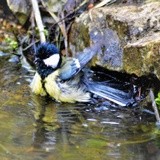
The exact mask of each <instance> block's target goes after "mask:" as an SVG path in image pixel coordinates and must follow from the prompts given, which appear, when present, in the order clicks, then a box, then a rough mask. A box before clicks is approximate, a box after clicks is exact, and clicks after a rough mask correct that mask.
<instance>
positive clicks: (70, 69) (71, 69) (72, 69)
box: [59, 58, 81, 80]
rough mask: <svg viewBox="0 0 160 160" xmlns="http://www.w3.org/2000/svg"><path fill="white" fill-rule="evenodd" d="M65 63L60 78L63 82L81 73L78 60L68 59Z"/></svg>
mask: <svg viewBox="0 0 160 160" xmlns="http://www.w3.org/2000/svg"><path fill="white" fill-rule="evenodd" d="M64 61H65V62H64V63H63V64H62V67H61V68H60V70H59V72H60V73H59V78H60V79H62V80H68V79H70V78H72V77H73V76H74V75H76V74H77V73H78V72H79V71H80V68H81V67H80V64H79V61H78V59H76V58H66V59H65V60H64Z"/></svg>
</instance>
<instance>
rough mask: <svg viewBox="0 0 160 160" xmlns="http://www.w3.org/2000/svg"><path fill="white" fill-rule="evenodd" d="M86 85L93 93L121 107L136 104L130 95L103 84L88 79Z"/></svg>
mask: <svg viewBox="0 0 160 160" xmlns="http://www.w3.org/2000/svg"><path fill="white" fill-rule="evenodd" d="M85 84H86V86H87V89H88V90H89V91H90V92H91V93H93V94H96V95H98V96H100V97H102V98H105V99H107V100H109V101H111V102H114V103H115V104H118V105H120V106H123V107H124V106H128V105H130V104H133V103H134V102H135V100H134V99H133V97H132V96H131V94H130V93H126V92H124V91H122V90H119V89H115V88H113V87H109V86H106V85H104V84H103V83H101V82H94V81H90V80H88V79H87V80H85Z"/></svg>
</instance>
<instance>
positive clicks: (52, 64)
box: [43, 54, 60, 68]
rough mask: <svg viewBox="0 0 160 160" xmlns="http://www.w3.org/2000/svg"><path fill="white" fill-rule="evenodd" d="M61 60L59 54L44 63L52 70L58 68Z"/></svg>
mask: <svg viewBox="0 0 160 160" xmlns="http://www.w3.org/2000/svg"><path fill="white" fill-rule="evenodd" d="M59 60H60V55H59V54H54V55H52V56H50V57H49V58H47V59H44V60H43V62H44V63H45V65H46V66H50V67H52V68H56V67H57V65H58V63H59Z"/></svg>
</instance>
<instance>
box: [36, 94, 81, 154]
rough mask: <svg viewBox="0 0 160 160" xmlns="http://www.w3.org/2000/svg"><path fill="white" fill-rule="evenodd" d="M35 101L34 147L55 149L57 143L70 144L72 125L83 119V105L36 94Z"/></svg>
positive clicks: (48, 149) (47, 149) (46, 149)
mask: <svg viewBox="0 0 160 160" xmlns="http://www.w3.org/2000/svg"><path fill="white" fill-rule="evenodd" d="M33 101H34V106H35V107H34V108H35V109H34V117H35V132H34V134H33V147H34V148H35V149H37V150H39V149H43V150H45V151H53V150H54V149H55V148H56V145H57V144H61V145H70V142H69V139H70V138H69V136H70V130H71V127H72V126H73V125H74V124H75V123H81V121H83V116H82V114H81V111H80V110H81V109H83V107H81V106H80V107H78V106H76V104H61V103H56V102H54V101H53V100H51V99H48V98H42V97H38V96H34V97H33ZM77 105H78V104H77ZM75 106H76V107H75ZM78 108H81V109H80V110H79V109H78Z"/></svg>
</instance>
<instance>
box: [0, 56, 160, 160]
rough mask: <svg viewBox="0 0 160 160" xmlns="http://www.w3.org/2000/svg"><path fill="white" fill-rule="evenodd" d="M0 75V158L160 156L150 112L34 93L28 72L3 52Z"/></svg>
mask: <svg viewBox="0 0 160 160" xmlns="http://www.w3.org/2000/svg"><path fill="white" fill-rule="evenodd" d="M0 77H1V79H0V89H1V90H0V159H2V160H13V159H15V160H44V159H45V160H54V159H55V160H64V159H65V160H135V159H136V160H160V149H159V147H160V131H159V129H158V128H156V126H155V123H154V117H152V116H151V115H144V114H143V113H141V114H139V112H137V114H136V113H135V112H134V111H133V109H127V110H116V109H112V110H110V109H107V108H105V109H102V110H99V109H98V108H96V107H97V106H94V105H92V106H89V105H87V104H60V103H55V102H54V101H52V100H51V99H48V98H45V97H39V96H35V95H33V94H32V93H31V92H30V88H29V82H28V79H30V78H31V73H30V72H28V71H26V70H25V69H23V68H22V67H21V65H18V64H17V63H12V62H9V57H8V56H5V55H3V56H2V57H0Z"/></svg>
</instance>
